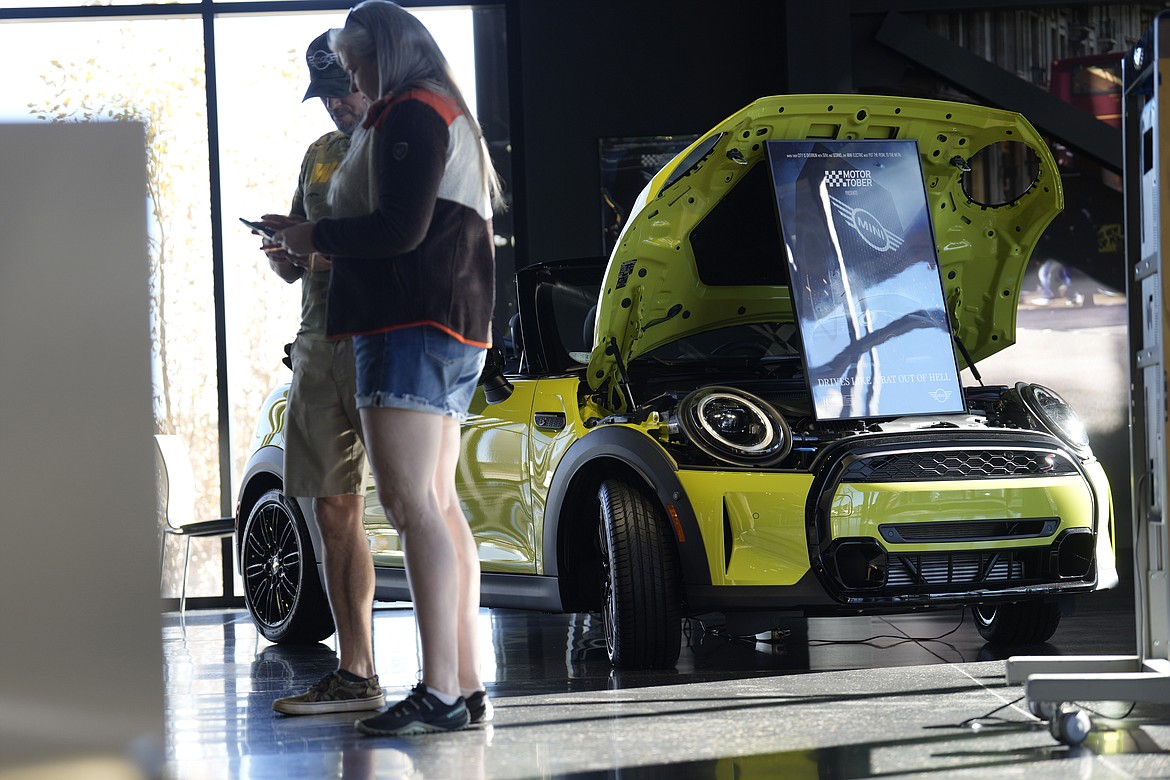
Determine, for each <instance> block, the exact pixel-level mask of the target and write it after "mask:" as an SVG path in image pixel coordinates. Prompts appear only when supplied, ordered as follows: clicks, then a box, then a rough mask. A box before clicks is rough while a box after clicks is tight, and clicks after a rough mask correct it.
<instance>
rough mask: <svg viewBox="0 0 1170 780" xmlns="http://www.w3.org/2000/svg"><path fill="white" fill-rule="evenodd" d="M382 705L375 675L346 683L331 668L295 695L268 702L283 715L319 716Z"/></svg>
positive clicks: (374, 707)
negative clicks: (318, 679)
mask: <svg viewBox="0 0 1170 780" xmlns="http://www.w3.org/2000/svg"><path fill="white" fill-rule="evenodd" d="M385 704H386V697H385V696H384V695H383V694H382V688H381V686H379V685H378V675H376V674H375V675H374V676H373V677H367V678H365V679H364V680H361V681H359V682H350V681H349V680H347V679H345V678H344V677H342V676H341V675H340V674H338V673H337V672H336V671H334V672H330V673H329V674H327V675H325V676H324V677H322V678H321V680H320V681H319V682H318V683H317V684H316V685H314V686H313V687H312V688H310V689H309V690H307V691H305V692H304V693H302V694H300V695H299V696H286V697H284V698H283V699H277V700H276V701H274V702H272V709H274V710H275V711H277V712H283V713H284V714H285V715H320V714H322V713H326V712H357V711H360V710H376V709H379V708H381V707H383V706H384V705H385Z"/></svg>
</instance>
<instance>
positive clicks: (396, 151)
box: [390, 141, 410, 162]
mask: <svg viewBox="0 0 1170 780" xmlns="http://www.w3.org/2000/svg"><path fill="white" fill-rule="evenodd" d="M408 151H410V145H409V144H408V143H406V141H399V142H398V143H396V144H394V148H393V149H391V150H390V156H391V157H393V158H394V159H395V160H397V161H399V162H401V161H402V160H404V159H406V153H407V152H408Z"/></svg>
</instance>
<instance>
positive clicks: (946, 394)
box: [930, 387, 951, 404]
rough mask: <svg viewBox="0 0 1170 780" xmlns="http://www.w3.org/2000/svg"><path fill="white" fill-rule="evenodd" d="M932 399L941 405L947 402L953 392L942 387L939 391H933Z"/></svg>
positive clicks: (931, 393)
mask: <svg viewBox="0 0 1170 780" xmlns="http://www.w3.org/2000/svg"><path fill="white" fill-rule="evenodd" d="M930 397H931V398H933V399H934V400H936V401H938V402H939V403H940V404H941V403H945V402H946V400H947V399H948V398H950V397H951V391H950V390H944V389H943V388H941V387H940V388H939V389H937V390H933V391H931V392H930Z"/></svg>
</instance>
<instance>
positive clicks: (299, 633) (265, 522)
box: [240, 490, 334, 644]
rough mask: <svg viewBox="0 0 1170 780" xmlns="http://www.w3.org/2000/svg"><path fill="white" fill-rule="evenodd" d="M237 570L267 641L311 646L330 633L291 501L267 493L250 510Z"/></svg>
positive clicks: (305, 534)
mask: <svg viewBox="0 0 1170 780" xmlns="http://www.w3.org/2000/svg"><path fill="white" fill-rule="evenodd" d="M240 568H241V570H242V571H243V578H244V602H245V603H246V604H247V606H248V612H249V613H251V615H252V621H253V622H254V623H255V624H256V628H257V629H258V630H259V631H260V633H261V634H263V635H264V638H265V639H267V640H268V641H270V642H277V643H281V644H313V643H316V642H320V641H321V640H322V639H325V638H326V637H328V636H329V635H331V634H332V633H333V631H334V627H333V615H332V613H331V612H330V611H329V600H328V598H327V597H326V595H325V589H324V588H323V587H322V586H321V578H320V577H319V576H318V574H317V557H316V555H315V554H314V553H313V545H312V542H311V541H310V539H309V530H308V526H307V525H306V524H305V518H304V516H303V515H302V514H301V508H300V506H298V505H297V502H296V500H295V499H291V498H289V497H288V496H286V495H285V494H284V493H283V492H282V491H280V490H269V491H268V492H267V493H265V494H264V495H262V496H261V497H260V500H259V501H257V502H256V505H255V506H253V507H252V511H251V512H249V513H248V522H247V523H246V524H245V525H244V535H243V537H242V539H241V540H240Z"/></svg>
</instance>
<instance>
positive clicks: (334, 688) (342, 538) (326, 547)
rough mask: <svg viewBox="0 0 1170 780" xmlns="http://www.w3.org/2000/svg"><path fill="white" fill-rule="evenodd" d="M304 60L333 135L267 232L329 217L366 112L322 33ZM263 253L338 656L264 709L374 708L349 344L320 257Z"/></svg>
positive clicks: (274, 248)
mask: <svg viewBox="0 0 1170 780" xmlns="http://www.w3.org/2000/svg"><path fill="white" fill-rule="evenodd" d="M305 61H306V64H307V65H308V68H309V88H308V89H307V90H306V91H305V97H304V100H308V99H309V98H320V99H321V101H322V102H323V103H324V104H325V108H326V110H327V111H328V112H329V116H330V117H331V118H332V119H333V122H334V124H335V125H337V131H336V132H331V133H326V134H325V135H323V136H321V137H320V138H318V139H317V140H316V141H314V142H313V144H312V145H311V146H309V149H308V151H307V152H306V153H305V158H304V160H303V161H302V162H301V172H300V178H299V180H298V183H297V191H296V194H295V195H294V196H293V201H292V208H291V209H290V212H289V215H288V216H284V215H279V214H265V215H264V217H263V218H262V219H261V222H262V223H263V224H264V225H265V226H267V227H271V228H274V229H276V230H280V229H282V228H284V227H287V226H289V225H292V224H295V223H298V222H303V221H305V220H306V219H308V220H316V219H320V218H321V217H325V216H329V214H330V207H329V202H328V194H329V180H330V177H332V175H333V172H334V171H335V170H337V166H338V165H340V164H341V161H342V159H343V158H344V157H345V152H346V150H347V149H348V148H349V139H350V136H351V135H352V134H353V132H354V130H355V129H356V128H357V126H358V123H359V122H360V121H361V120H362V118H363V117H364V116H365V113H366V100H365V98H364V97H362V95H361V93H359V92H356V91H354V90H353V89H352V88H351V85H350V79H349V75H348V74H347V73H346V72H345V69H344V68H343V67H342V66H341V64H340V63H339V62H338V60H337V55H335V54H334V53H333V52H332V51H331V50H330V49H329V33H328V32H326V33H323V34H322V35H320V36H318V37H317V38H316V39H315V40H314V41H313V42H312V43H311V44H309V48H308V51H307V52H306V54H305ZM263 250H264V252H265V253H266V254H267V255H268V261H269V265H271V266H272V270H273V271H275V272H276V274H277V275H278V276H279V277H280V278H281V279H284V280H285V281H286V282H290V283H291V282H294V281H296V280H298V279H299V280H300V281H301V325H300V330H299V331H298V332H297V338H296V341H295V342H293V345H292V349H291V350H290V353H289V356H290V358H291V362H292V369H293V379H292V384H291V386H290V388H289V394H288V410H287V412H286V415H285V443H284V492H285V495H287V496H305V497H311V498H312V499H313V510H314V512H315V513H316V516H317V525H318V526H319V527H320V530H321V542H322V547H321V551H322V553H323V556H322V560H321V562H322V563H323V564H324V567H325V585H326V589H325V590H326V594H327V597H328V600H329V608H330V610H331V611H332V613H333V623H334V626H335V627H336V630H337V644H338V650H339V652H340V659H339V663H338V668H337V669H336V670H335V671H333V672H330V673H329V674H328V675H326V676H325V677H324V678H322V679H321V680H320V682H318V683H316V684H315V685H313V686H312V687H311V688H309V690H308V691H306V692H305V693H302V694H299V695H296V696H288V697H285V698H281V699H277V700H276V701H274V702H273V703H272V709H274V710H275V711H277V712H281V713H284V714H287V715H311V714H317V713H326V712H352V711H361V710H375V709H378V708H380V707H382V706H383V705H384V704H385V699H384V697H383V694H382V688H381V687H380V686H379V684H378V676H377V675H376V674H375V673H374V650H373V639H372V631H373V626H372V614H371V607H372V605H373V600H374V567H373V560H372V558H371V557H370V548H369V546H368V544H367V542H366V536H365V531H364V529H363V527H362V509H363V498H362V488H363V482H364V480H365V469H366V452H365V448H364V447H363V446H362V439H361V428H360V417H359V416H358V411H357V408H356V407H355V405H354V395H355V393H356V387H355V374H354V362H353V342H352V340H351V339H329V338H326V336H325V299H326V294H327V292H328V288H329V267H330V265H329V261H328V260H327V259H326V258H324V257H323V256H321V255H318V254H313V255H309V256H307V257H302V256H298V255H290V254H288V253H287V252H285V251H284V250H283V249H281V247H280V245H279V244H274V243H273V242H271V241H269V240H267V239H265V241H264V246H263Z"/></svg>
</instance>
